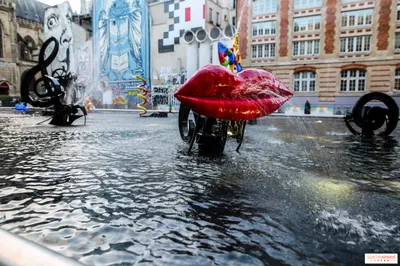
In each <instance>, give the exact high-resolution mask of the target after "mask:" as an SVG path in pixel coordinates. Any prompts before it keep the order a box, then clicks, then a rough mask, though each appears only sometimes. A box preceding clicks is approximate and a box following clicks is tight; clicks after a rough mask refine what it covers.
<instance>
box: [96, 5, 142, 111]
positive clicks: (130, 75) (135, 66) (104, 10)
mask: <svg viewBox="0 0 400 266" xmlns="http://www.w3.org/2000/svg"><path fill="white" fill-rule="evenodd" d="M149 25H150V24H149V12H148V9H147V6H146V3H145V0H95V1H94V5H93V51H94V56H95V64H94V66H95V70H94V77H95V78H96V80H95V83H96V84H95V86H99V84H100V83H101V84H105V86H104V90H111V91H112V93H111V95H112V96H111V97H110V96H107V97H103V101H104V103H105V104H126V96H127V95H128V91H131V90H132V88H136V87H137V86H138V85H140V84H141V82H139V81H137V80H136V76H137V75H139V76H142V77H144V78H145V79H146V80H149V68H150V63H149V62H150V53H149V48H150V42H149V39H150V38H149ZM106 95H110V93H106Z"/></svg>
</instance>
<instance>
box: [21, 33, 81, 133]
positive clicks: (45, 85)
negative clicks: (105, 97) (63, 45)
mask: <svg viewBox="0 0 400 266" xmlns="http://www.w3.org/2000/svg"><path fill="white" fill-rule="evenodd" d="M52 43H53V50H52V51H51V53H50V55H49V56H48V57H47V58H45V52H46V50H47V49H51V44H52ZM58 48H59V44H58V41H57V39H56V38H54V37H52V38H50V39H48V40H47V41H46V42H44V44H43V46H42V48H41V49H40V53H39V64H38V65H36V66H34V67H33V68H31V69H29V70H28V71H27V72H26V73H25V74H24V75H23V77H22V81H21V98H22V100H23V101H24V102H26V103H29V104H31V105H32V106H34V107H50V106H54V115H53V117H52V120H51V121H50V124H52V125H58V126H67V125H71V124H72V123H73V122H74V121H75V120H76V119H78V118H80V117H82V116H85V117H86V115H87V113H86V109H85V108H84V107H82V106H79V105H72V104H66V103H65V101H64V96H65V90H64V88H65V87H67V86H69V85H70V83H71V82H73V77H72V76H71V75H65V73H64V72H59V73H58V72H57V71H54V72H55V73H52V74H53V76H49V75H48V73H47V67H48V66H49V65H50V64H51V63H52V61H53V60H54V59H55V58H56V56H57V53H58ZM39 74H40V77H39V78H38V76H39ZM79 110H81V111H82V114H79Z"/></svg>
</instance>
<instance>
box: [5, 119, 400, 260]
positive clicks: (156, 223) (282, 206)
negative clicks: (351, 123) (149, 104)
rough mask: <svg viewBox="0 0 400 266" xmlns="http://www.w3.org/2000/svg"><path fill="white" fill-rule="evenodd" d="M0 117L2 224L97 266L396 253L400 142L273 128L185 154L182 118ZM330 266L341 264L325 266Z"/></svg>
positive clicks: (296, 125)
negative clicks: (73, 121) (216, 153)
mask: <svg viewBox="0 0 400 266" xmlns="http://www.w3.org/2000/svg"><path fill="white" fill-rule="evenodd" d="M42 120H43V117H38V116H24V115H14V114H10V113H4V112H3V113H0V163H1V168H0V226H1V227H2V228H4V229H7V230H10V231H11V232H14V233H17V234H20V235H22V236H24V237H26V238H28V239H31V240H33V241H35V242H38V243H40V244H42V245H45V246H47V247H49V248H51V249H53V250H56V251H58V252H60V253H62V254H64V255H66V256H69V257H73V258H75V259H77V260H79V261H81V262H82V263H84V264H88V265H133V264H134V265H240V266H242V265H281V264H286V265H335V264H337V265H359V264H364V253H366V252H369V253H373V252H380V253H391V252H399V251H400V248H399V247H400V228H399V220H400V205H399V203H400V144H399V141H400V131H399V129H398V130H397V131H396V132H395V133H394V135H393V137H392V138H388V139H375V140H374V141H371V140H368V139H361V138H358V137H353V136H350V135H349V133H348V131H347V129H346V128H345V126H344V124H343V122H342V121H341V120H337V119H323V120H322V121H320V119H318V118H303V119H302V118H292V119H289V118H279V117H268V118H266V119H263V120H262V121H261V123H259V124H258V125H252V126H248V128H247V131H246V137H245V142H244V144H243V145H242V148H241V152H240V154H238V153H236V152H235V149H236V143H235V142H234V141H233V140H230V141H228V143H227V147H226V150H225V154H224V155H223V156H222V157H205V156H200V155H198V154H197V153H196V152H195V153H194V154H193V155H191V156H188V155H187V154H186V150H187V145H186V144H184V143H182V141H181V140H180V137H179V133H178V130H177V117H174V116H172V117H171V116H170V117H169V118H139V117H138V115H137V114H116V113H114V114H111V113H108V114H96V115H91V116H90V117H89V119H88V124H87V126H85V127H80V126H75V127H70V128H60V127H53V126H49V125H47V124H42V125H36V123H38V122H40V121H42ZM329 263H334V264H329Z"/></svg>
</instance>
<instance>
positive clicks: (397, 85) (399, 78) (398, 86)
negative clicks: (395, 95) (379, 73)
mask: <svg viewBox="0 0 400 266" xmlns="http://www.w3.org/2000/svg"><path fill="white" fill-rule="evenodd" d="M394 90H395V91H400V68H398V69H396V72H395V76H394Z"/></svg>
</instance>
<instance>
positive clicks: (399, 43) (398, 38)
mask: <svg viewBox="0 0 400 266" xmlns="http://www.w3.org/2000/svg"><path fill="white" fill-rule="evenodd" d="M394 48H395V49H400V32H396V43H395V44H394Z"/></svg>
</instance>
